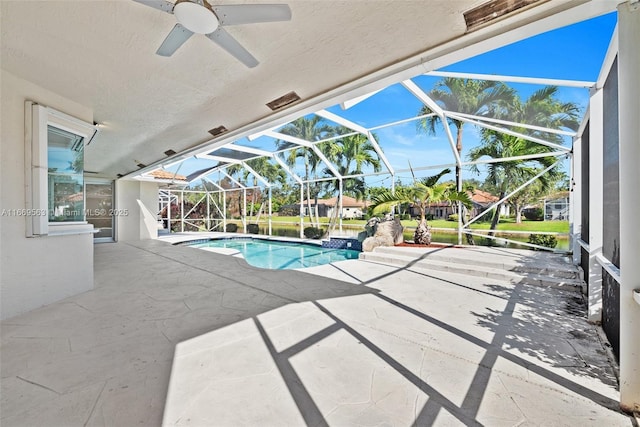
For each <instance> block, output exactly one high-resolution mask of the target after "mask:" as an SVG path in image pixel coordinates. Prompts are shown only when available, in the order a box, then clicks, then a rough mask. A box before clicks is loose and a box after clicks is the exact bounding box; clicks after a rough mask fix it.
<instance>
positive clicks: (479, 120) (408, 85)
mask: <svg viewBox="0 0 640 427" xmlns="http://www.w3.org/2000/svg"><path fill="white" fill-rule="evenodd" d="M424 75H427V76H435V77H453V78H464V79H466V78H471V79H478V80H494V81H502V82H505V83H529V84H535V85H554V86H562V87H577V88H586V89H591V88H593V87H594V86H595V84H596V82H591V81H578V80H559V79H543V78H524V77H516V76H496V75H484V74H470V73H469V74H467V73H453V72H429V73H425V74H424ZM401 85H402V86H403V87H404V88H405V89H406V90H407V91H408V92H409V93H410V94H412V95H413V96H414V97H415V98H416V99H418V100H419V101H420V102H421V103H422V104H423V105H425V106H427V107H428V108H429V109H430V110H431V111H433V113H430V114H426V115H419V116H414V117H408V118H405V119H402V120H396V121H393V122H388V123H384V124H381V125H377V126H373V127H369V128H367V127H364V126H361V125H358V124H356V123H354V122H353V121H351V120H348V119H346V118H345V117H342V116H340V115H339V114H336V113H332V112H330V111H328V110H326V109H320V110H318V111H316V112H314V113H313V114H315V115H317V116H319V117H321V118H323V119H324V120H326V121H327V122H332V123H334V124H336V125H341V126H343V127H345V128H347V129H349V130H351V132H350V133H347V134H341V135H339V136H332V137H330V138H325V139H321V140H319V141H307V140H303V139H301V138H298V137H293V136H290V135H286V134H283V133H281V132H278V131H277V130H276V129H279V128H282V127H284V126H286V125H288V124H289V123H291V122H292V121H293V120H291V121H289V122H287V123H284V124H280V125H278V126H277V127H274V128H272V129H268V130H265V131H262V132H258V133H256V134H253V135H250V136H249V137H248V139H249V140H254V139H256V138H258V137H260V136H267V137H270V138H273V139H274V141H275V140H280V141H286V142H289V143H291V144H293V145H292V146H291V147H287V148H285V149H281V150H277V149H274V150H272V151H269V150H264V149H257V148H252V147H246V146H242V145H238V144H236V142H237V141H233V142H230V143H227V144H225V145H223V146H219V147H211V148H208V149H204V150H203V151H204V152H203V153H200V154H197V155H196V156H195V157H197V158H199V159H205V160H211V161H213V162H219V164H220V165H219V166H215V165H213V164H212V166H211V168H210V169H207V170H206V171H205V172H203V173H201V174H199V175H197V176H195V177H192V179H191V180H190V181H188V182H187V183H185V184H184V185H183V186H182V188H181V189H177V188H176V189H173V190H171V191H172V193H173V194H175V193H176V192H180V191H184V190H186V189H187V187H188V186H189V185H190V184H191V183H193V182H197V181H201V180H203V181H206V182H209V183H212V184H213V185H214V186H215V187H217V188H218V189H219V190H218V191H220V192H223V193H225V194H226V193H227V192H231V191H243V192H244V193H245V206H246V190H247V189H253V188H257V187H259V188H266V189H267V190H268V192H269V203H268V206H269V212H268V225H269V235H271V232H272V223H271V217H272V214H273V213H272V205H271V188H272V186H273V185H275V183H272V182H269V180H268V179H267V178H265V177H263V176H262V175H260V174H259V173H258V172H257V171H255V170H254V169H253V168H251V166H249V165H248V164H247V161H249V160H252V159H255V158H258V157H268V158H270V159H272V160H273V161H274V162H275V163H277V164H278V165H279V166H280V167H281V168H282V169H283V170H284V171H285V173H286V174H287V175H288V176H289V177H290V178H291V179H293V181H294V182H295V183H296V184H298V185H300V189H301V199H300V221H301V222H300V223H301V227H300V234H301V237H302V230H303V228H304V216H303V199H304V196H303V188H304V187H303V186H304V185H305V184H306V185H309V184H313V183H318V182H323V181H328V180H336V179H337V180H339V189H340V190H339V197H338V200H339V205H338V212H340V215H339V217H338V219H339V230H340V232H342V214H341V213H342V185H341V183H342V181H343V180H344V179H348V178H361V177H367V176H376V175H387V176H389V177H390V178H391V182H392V183H394V181H395V176H396V175H397V174H400V173H407V172H412V171H424V170H433V169H443V168H450V167H456V166H458V167H460V168H462V167H465V166H471V165H483V164H485V165H486V164H490V163H501V162H506V161H515V160H533V159H538V158H543V157H554V158H556V159H557V160H556V162H555V163H554V164H553V165H551V166H549V167H547V168H545V169H544V170H542V171H541V172H540V173H539V174H537V175H536V176H535V177H534V178H532V179H530V180H528V181H527V182H525V183H524V184H522V185H520V186H519V187H518V188H517V189H516V190H514V191H512V192H510V193H509V194H507V195H506V196H505V197H503V198H502V199H500V200H498V201H496V202H494V203H492V204H491V205H490V206H489V207H488V208H487V210H491V209H493V208H495V207H496V206H498V205H499V204H501V203H503V202H505V201H507V200H508V199H509V198H510V197H511V196H513V195H514V194H516V193H517V192H518V191H520V190H522V189H523V188H525V187H526V186H528V185H530V184H531V183H533V182H534V181H535V180H536V179H538V178H539V177H540V176H542V175H543V174H545V173H546V172H548V171H550V170H551V169H553V168H555V167H556V166H557V165H558V164H559V163H560V162H561V161H562V158H571V156H572V147H570V146H563V145H559V144H556V143H554V142H551V141H546V140H544V139H540V138H537V137H533V136H530V135H527V134H524V133H520V132H516V131H513V130H511V129H509V128H507V127H505V126H514V127H519V128H524V129H531V130H537V131H543V132H548V133H552V134H558V135H563V136H569V137H571V138H575V137H576V132H574V131H568V130H559V129H551V128H544V127H540V126H535V125H528V124H524V123H517V122H511V121H507V120H500V119H495V118H491V117H484V116H477V115H471V114H463V113H459V112H456V111H450V110H444V109H443V108H441V107H440V106H439V105H438V104H437V103H436V102H435V101H434V100H433V99H431V98H430V97H429V96H428V94H427V93H425V92H424V90H423V89H422V88H420V87H419V86H418V85H417V84H416V83H415V82H414V81H413V79H405V80H403V81H402V82H401ZM377 92H378V91H376V92H375V93H377ZM375 93H371V94H369V95H368V96H366V95H365V96H361V97H359V98H358V99H357V100H355V102H352V103H350V104H347V107H350V106H353V105H355V103H356V102H360V101H362V100H364V99H366V98H367V97H369V96H374V95H375ZM305 116H307V115H305ZM428 116H438V117H439V118H440V121H441V123H442V125H443V128H444V131H445V135H446V138H447V141H448V143H449V147H450V149H451V154H452V160H453V161H452V162H451V163H446V164H427V165H418V166H416V167H412V168H410V169H409V168H407V169H395V168H394V167H393V166H392V165H391V163H390V162H389V160H388V159H387V157H386V156H385V154H384V151H383V149H382V147H381V145H380V144H379V142H378V141H377V139H376V138H375V136H374V135H373V132H374V131H376V130H379V129H384V128H387V127H391V126H396V125H399V124H404V123H409V122H415V121H419V120H422V119H424V118H426V117H428ZM447 119H454V120H458V121H462V122H466V123H470V124H473V125H474V126H478V127H481V128H486V129H491V130H494V131H498V132H502V133H504V134H507V135H511V136H516V137H519V138H523V139H526V140H529V141H531V142H534V143H537V144H541V145H545V146H547V147H549V148H552V149H553V150H555V151H550V152H544V153H538V154H529V155H522V156H513V157H508V158H497V159H493V158H492V159H479V160H476V161H464V160H463V159H462V158H461V157H460V155H459V153H458V151H457V149H456V141H455V137H454V134H453V132H452V130H451V128H450V126H451V125H450V124H449V122H448V120H447ZM355 134H361V135H364V136H365V137H366V138H367V139H368V141H369V142H370V143H371V144H372V146H373V147H374V150H375V151H376V153H377V155H378V157H379V159H380V161H381V163H382V164H383V165H384V167H385V169H386V170H384V171H380V172H372V173H360V174H349V175H341V174H340V173H339V172H338V167H337V165H335V164H333V163H332V162H331V161H330V160H329V159H328V158H327V157H326V155H325V154H324V153H323V152H322V150H321V149H320V148H319V147H318V145H319V144H322V143H323V142H327V141H330V140H332V139H338V138H342V137H344V136H346V135H355ZM274 145H275V144H274ZM300 147H304V148H309V149H311V150H313V152H314V153H315V154H316V155H317V156H318V157H319V158H320V159H321V161H322V163H324V165H325V166H326V167H327V169H328V170H329V171H331V173H332V174H333V176H332V177H321V178H310V179H303V178H302V177H300V176H298V175H297V174H296V173H295V172H294V171H293V170H291V168H289V167H288V166H287V165H286V164H285V162H284V161H283V159H282V158H281V156H282V155H283V154H285V153H287V152H289V151H291V150H295V149H298V148H300ZM223 150H224V151H229V150H233V151H236V152H240V153H247V154H250V155H251V156H249V157H246V158H245V159H243V160H238V159H234V158H232V157H225V156H222V155H216V152H219V151H223ZM425 151H427V150H425ZM189 158H191V157H189ZM186 160H187V159H182V160H180V162H179V163H182V162H184V161H186ZM175 164H176V162H175V161H174V162H171V163H169V164H168V165H166V166H164V167H169V166H174V165H175ZM231 165H239V166H241V167H242V168H243V169H244V170H246V171H247V172H248V173H249V174H250V175H252V176H254V177H255V178H256V179H257V180H258V181H259V182H260V183H262V186H247V185H246V184H243V183H242V182H240V181H238V180H236V179H235V178H233V177H232V176H231V175H230V174H228V173H227V172H226V170H227V169H228V168H229V167H230V166H231ZM178 172H179V169H178V170H177V171H176V172H175V174H174V177H175V175H177V173H178ZM216 173H218V175H222V176H224V178H227V179H230V180H231V181H232V182H234V183H235V184H236V185H238V188H233V189H224V188H222V187H221V186H220V182H219V181H218V182H216V181H214V180H213V179H211V176H212V175H214V174H216ZM147 176H148V175H147V174H143V175H140V176H139V179H145V178H146V177H147ZM156 181H157V180H156ZM167 182H168V183H171V184H173V185H176V184H179V182H178V181H177V180H175V179H174V180H168V181H167ZM462 182H463V179H462V176H461V175H460V176H458V179H457V182H456V186H457V188H458V190H459V191H461V190H462ZM392 185H393V184H392ZM206 192H207V193H209V191H206ZM458 211H460V206H458ZM484 215H485V212H483V213H481V214H478V215H476V216H475V217H473V218H470V219H469V221H468V222H467V224H466V225H463V223H462V217H461V216H458V226H457V232H458V243H459V244H462V235H463V234H470V235H474V236H481V237H485V238H487V237H488V238H495V237H493V236H487V235H486V234H483V233H477V232H473V231H472V230H470V229H469V228H467V227H468V226H469V225H471V224H473V223H474V222H476V221H477V220H479V219H480V218H481V217H482V216H484ZM183 220H184V218H183ZM223 223H226V215H225V216H223ZM242 223H243V226H244V227H243V228H244V231H246V209H245V210H243V218H242ZM502 240H505V241H507V242H512V243H516V244H519V245H524V246H529V247H533V248H538V249H545V250H549V248H546V247H543V246H539V245H533V244H529V243H524V242H519V241H513V240H510V239H502Z"/></svg>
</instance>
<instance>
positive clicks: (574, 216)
mask: <svg viewBox="0 0 640 427" xmlns="http://www.w3.org/2000/svg"><path fill="white" fill-rule="evenodd" d="M580 182H582V138H581V137H578V138H576V139H575V140H574V141H573V155H572V156H571V171H570V176H569V190H570V192H569V218H570V222H569V237H570V238H571V241H570V246H569V247H570V248H571V251H572V252H573V253H572V262H573V264H575V265H579V264H580V256H581V254H582V250H581V246H580V243H579V240H580V239H581V232H582V192H581V191H580V186H576V184H577V183H580Z"/></svg>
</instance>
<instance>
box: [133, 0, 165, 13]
mask: <svg viewBox="0 0 640 427" xmlns="http://www.w3.org/2000/svg"><path fill="white" fill-rule="evenodd" d="M133 1H135V2H136V3H142V4H144V5H147V6H149V7H152V8H154V9H158V10H161V11H163V12H167V13H171V14H173V7H174V6H175V5H174V4H173V3H171V2H169V1H166V0H133Z"/></svg>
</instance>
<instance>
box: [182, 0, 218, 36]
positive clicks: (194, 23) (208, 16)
mask: <svg viewBox="0 0 640 427" xmlns="http://www.w3.org/2000/svg"><path fill="white" fill-rule="evenodd" d="M173 14H174V15H175V17H176V19H177V20H178V22H179V23H180V24H182V26H183V27H185V28H186V29H187V30H189V31H191V32H194V33H197V34H210V33H213V32H214V31H215V30H216V28H218V25H219V23H218V18H217V17H216V15H215V14H214V13H213V11H212V10H211V9H209V8H207V7H206V6H203V5H201V4H198V3H192V2H191V1H189V0H184V1H181V2H177V3H176V5H175V6H174V8H173Z"/></svg>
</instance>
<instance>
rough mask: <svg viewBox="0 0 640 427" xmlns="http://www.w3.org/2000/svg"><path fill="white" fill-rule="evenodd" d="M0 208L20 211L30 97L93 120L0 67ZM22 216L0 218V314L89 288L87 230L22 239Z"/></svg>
mask: <svg viewBox="0 0 640 427" xmlns="http://www.w3.org/2000/svg"><path fill="white" fill-rule="evenodd" d="M1 87H2V97H1V122H2V130H1V133H0V135H1V141H2V144H1V146H0V154H1V155H0V210H1V209H24V208H25V207H26V205H25V190H24V188H25V179H24V177H25V166H24V164H25V160H24V156H25V153H24V145H25V141H24V138H25V135H24V128H25V124H24V110H25V101H26V100H33V101H36V102H39V103H42V104H44V105H47V106H49V107H52V108H55V109H57V110H59V111H62V112H64V113H67V114H69V115H72V116H74V117H77V118H79V119H82V120H84V121H86V122H89V123H92V122H93V113H92V111H91V110H90V109H89V108H87V107H84V106H82V105H79V104H77V103H75V102H72V101H70V100H68V99H66V98H63V97H61V96H59V95H56V94H54V93H52V92H49V91H47V90H45V89H42V88H41V87H39V86H37V85H34V84H32V83H30V82H27V81H25V80H23V79H20V78H19V77H17V76H14V75H13V74H10V73H8V72H6V71H4V70H3V71H2V74H1ZM25 236H26V221H25V217H23V216H11V215H2V216H0V294H1V295H2V298H1V300H2V302H1V304H0V318H2V319H6V318H9V317H13V316H15V315H18V314H21V313H24V312H27V311H29V310H33V309H35V308H38V307H40V306H43V305H46V304H50V303H52V302H54V301H58V300H60V299H63V298H66V297H68V296H71V295H75V294H78V293H81V292H84V291H87V290H89V289H92V288H93V240H92V239H93V238H92V235H91V234H78V235H65V236H46V237H38V238H27V237H25Z"/></svg>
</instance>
